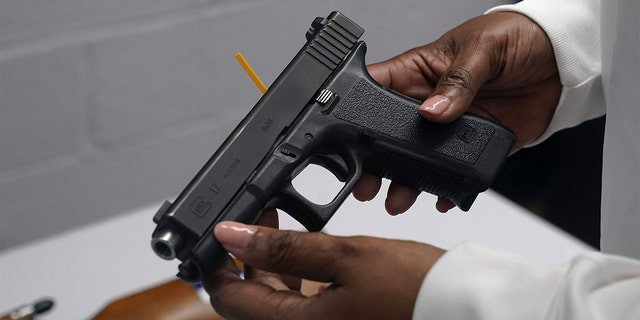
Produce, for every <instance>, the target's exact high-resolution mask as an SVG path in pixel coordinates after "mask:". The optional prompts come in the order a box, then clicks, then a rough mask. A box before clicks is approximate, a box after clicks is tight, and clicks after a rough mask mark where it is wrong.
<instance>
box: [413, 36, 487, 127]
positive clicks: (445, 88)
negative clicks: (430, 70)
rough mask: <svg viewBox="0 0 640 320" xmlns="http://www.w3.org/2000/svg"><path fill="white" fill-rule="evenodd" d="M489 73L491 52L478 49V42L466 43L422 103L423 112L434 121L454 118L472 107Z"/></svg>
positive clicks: (447, 121) (421, 111) (442, 121)
mask: <svg viewBox="0 0 640 320" xmlns="http://www.w3.org/2000/svg"><path fill="white" fill-rule="evenodd" d="M490 74H491V61H490V58H489V55H488V54H487V53H486V52H484V51H483V50H478V46H475V45H474V46H470V45H465V46H463V48H462V49H461V51H460V52H459V53H458V54H457V55H456V57H455V58H454V60H453V61H452V63H451V65H450V66H449V68H448V69H447V70H446V71H445V72H444V74H443V75H442V76H441V77H440V79H439V80H438V84H437V86H436V88H435V89H434V90H433V92H432V93H431V96H430V97H429V98H428V99H427V100H425V101H424V102H423V103H422V105H421V106H420V113H421V114H422V116H424V117H425V118H427V119H429V120H431V121H434V122H440V123H449V122H452V121H455V120H456V119H458V118H459V117H460V116H462V114H464V113H465V112H466V111H467V109H469V107H470V106H471V103H472V102H473V99H474V98H475V96H476V93H477V92H478V90H479V89H480V87H482V85H484V83H485V82H486V81H487V80H488V79H489V77H490Z"/></svg>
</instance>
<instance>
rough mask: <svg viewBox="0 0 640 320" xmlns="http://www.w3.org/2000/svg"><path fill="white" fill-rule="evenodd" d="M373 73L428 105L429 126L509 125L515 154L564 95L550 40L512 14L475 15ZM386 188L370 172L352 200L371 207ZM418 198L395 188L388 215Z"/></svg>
mask: <svg viewBox="0 0 640 320" xmlns="http://www.w3.org/2000/svg"><path fill="white" fill-rule="evenodd" d="M368 69H369V73H370V74H371V76H372V77H373V78H374V79H375V80H376V81H378V82H379V83H380V84H382V85H384V86H387V87H389V88H391V89H393V90H395V91H398V92H400V93H402V94H405V95H407V96H410V97H413V98H415V99H419V100H421V101H424V103H423V104H422V105H421V107H420V113H421V115H422V116H423V117H425V118H427V119H428V120H430V121H434V122H439V123H449V122H452V121H454V120H456V119H457V118H459V117H460V116H462V114H464V113H465V112H470V113H475V114H478V115H480V116H483V117H486V118H489V119H492V120H494V121H496V122H499V123H501V124H503V125H505V126H507V127H508V128H510V129H511V130H513V132H514V133H515V134H516V144H515V146H514V148H513V150H512V152H515V151H516V150H518V149H520V148H522V147H523V146H525V145H527V144H528V143H530V142H533V141H534V140H535V139H537V138H538V137H539V136H540V135H541V134H542V133H543V132H544V131H545V130H546V128H547V126H548V125H549V122H550V121H551V118H552V117H553V114H554V112H555V108H556V106H557V105H558V102H559V100H560V94H561V92H562V85H561V83H560V76H559V73H558V67H557V64H556V61H555V57H554V53H553V47H552V46H551V42H550V41H549V39H548V37H547V35H546V34H545V32H544V31H543V30H542V29H541V28H540V26H538V25H537V24H536V23H535V22H533V21H532V20H530V19H529V18H528V17H526V16H524V15H521V14H518V13H513V12H497V13H491V14H487V15H483V16H479V17H476V18H474V19H471V20H469V21H467V22H465V23H463V24H462V25H460V26H458V27H456V28H454V29H453V30H451V31H449V32H447V33H445V34H444V35H443V36H442V37H441V38H440V39H438V40H436V41H435V42H432V43H429V44H427V45H424V46H421V47H417V48H414V49H411V50H409V51H407V52H405V53H403V54H401V55H398V56H396V57H394V58H391V59H389V60H387V61H384V62H380V63H376V64H372V65H370V66H368ZM380 186H381V180H380V178H379V177H376V176H374V175H371V174H364V175H363V177H362V178H361V180H360V182H359V183H358V185H357V186H356V187H355V188H354V190H353V195H354V196H355V198H356V199H358V200H360V201H368V200H371V199H373V198H374V197H375V196H376V194H377V193H378V191H379V189H380ZM419 193H420V192H419V191H417V190H414V189H411V188H408V187H406V186H402V185H400V184H396V183H391V185H390V187H389V191H388V193H387V200H386V203H385V207H386V209H387V212H389V213H390V214H392V215H396V214H400V213H402V212H404V211H406V210H408V209H409V208H410V207H411V206H412V205H413V203H414V202H415V200H416V198H417V196H418V195H419ZM453 207H454V205H453V203H452V202H451V201H449V200H447V199H444V198H440V199H438V203H437V204H436V208H437V209H438V210H439V211H440V212H446V211H447V210H449V209H451V208H453Z"/></svg>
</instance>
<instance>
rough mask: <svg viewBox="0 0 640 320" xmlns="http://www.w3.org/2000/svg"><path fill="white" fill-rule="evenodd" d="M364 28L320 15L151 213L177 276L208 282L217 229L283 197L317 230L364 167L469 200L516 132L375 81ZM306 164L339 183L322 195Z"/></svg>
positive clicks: (284, 205) (219, 253)
mask: <svg viewBox="0 0 640 320" xmlns="http://www.w3.org/2000/svg"><path fill="white" fill-rule="evenodd" d="M363 32H364V29H362V28H361V27H360V26H358V25H357V24H356V23H354V22H353V21H351V20H350V19H349V18H347V17H346V16H345V15H343V14H342V13H340V12H332V13H331V14H330V15H329V16H328V17H326V18H316V19H315V20H314V21H313V23H312V26H311V28H310V29H309V31H308V32H307V34H306V38H307V42H306V43H305V44H304V46H303V47H302V49H300V51H299V52H298V53H297V54H296V56H295V57H294V58H293V60H291V62H290V63H289V64H288V65H287V67H286V68H285V69H284V71H282V73H281V74H280V75H279V76H278V78H277V79H276V80H275V81H274V82H273V84H272V85H271V86H270V88H269V90H268V91H267V92H266V93H265V94H264V95H263V96H262V98H261V99H260V100H259V101H258V103H257V104H256V105H255V106H254V107H253V109H251V111H250V112H249V114H247V116H246V117H245V118H244V119H243V120H242V121H241V122H240V124H239V125H238V126H237V127H236V128H235V129H234V130H233V132H232V133H231V134H230V135H229V137H227V139H226V140H225V142H224V143H223V144H222V146H221V147H220V148H219V149H218V150H217V151H216V152H215V153H214V154H213V156H212V157H211V158H210V159H209V161H207V163H206V164H205V165H204V166H203V167H202V169H200V171H199V172H198V173H197V174H196V176H195V177H194V178H193V180H191V182H190V183H189V184H188V185H187V187H186V188H185V189H184V190H183V191H182V193H181V194H180V195H179V196H178V197H177V199H176V200H175V201H174V202H173V203H171V202H168V201H167V202H165V203H164V204H163V205H162V207H161V208H160V209H159V210H158V212H157V213H156V215H155V216H154V218H153V220H154V222H155V223H156V224H157V227H156V229H155V230H154V232H153V235H152V241H151V244H152V247H153V250H154V251H155V252H156V254H158V255H159V256H160V257H162V258H164V259H168V260H170V259H174V258H178V259H179V260H181V261H182V263H181V264H180V266H179V268H178V269H179V272H178V277H179V278H181V279H183V280H185V281H188V282H202V281H203V280H204V279H205V278H206V277H207V276H208V274H209V273H210V272H211V271H212V270H213V268H214V267H215V266H216V265H217V263H218V262H219V261H221V259H222V258H223V257H224V255H226V252H225V250H224V249H223V248H222V246H221V245H220V244H219V243H218V242H217V241H216V239H215V238H214V236H213V232H212V229H213V227H214V226H215V224H217V223H218V222H220V221H226V220H233V221H238V222H242V223H246V224H253V223H255V221H256V220H257V219H258V218H259V217H260V214H261V213H262V211H263V210H264V209H265V208H273V207H275V208H279V209H282V210H284V211H285V212H287V213H288V214H290V215H291V216H292V217H293V218H295V219H296V220H297V221H299V222H300V223H301V224H302V225H303V226H304V227H305V228H307V229H308V230H309V231H320V230H321V229H322V228H323V227H324V225H325V224H326V223H327V222H328V221H329V219H330V218H331V216H332V215H333V214H334V213H335V212H336V210H337V209H338V207H340V205H341V204H342V203H343V202H344V200H345V199H346V198H347V197H348V196H349V194H350V193H351V191H352V189H353V188H354V186H355V185H356V183H357V182H358V180H359V179H360V176H361V175H362V172H363V171H367V172H370V173H373V174H376V175H378V176H381V177H384V178H388V179H391V180H393V181H395V182H398V183H401V184H404V185H406V186H409V187H413V188H416V189H418V190H421V191H426V192H429V193H432V194H435V195H437V196H441V197H445V198H447V199H450V200H451V201H453V202H454V203H455V204H456V205H457V206H458V207H459V208H460V209H462V210H464V211H467V210H469V208H470V207H471V205H472V203H473V202H474V200H475V198H476V197H477V195H478V193H480V192H483V191H485V190H487V188H488V187H489V185H490V184H491V182H492V181H493V180H494V178H495V176H496V174H497V172H498V170H499V169H500V168H501V166H502V164H503V162H504V161H505V159H506V157H507V155H508V154H509V151H510V150H511V148H512V146H513V144H514V143H515V137H514V135H513V133H512V132H511V131H510V130H509V129H507V128H505V127H503V126H501V125H499V124H497V123H494V122H492V121H489V120H487V119H484V118H481V117H478V116H475V115H471V114H465V115H463V116H462V117H461V118H460V119H458V120H457V121H455V122H453V123H449V124H438V123H433V122H430V121H428V120H426V119H424V118H423V117H422V116H420V114H419V112H418V107H419V106H420V102H419V101H417V100H414V99H411V98H408V97H406V96H403V95H401V94H398V93H397V92H394V91H392V90H390V89H388V88H385V87H383V86H381V85H380V84H378V83H377V82H376V81H374V80H373V79H372V78H371V76H370V75H369V73H368V72H367V70H366V65H365V52H366V45H365V43H364V42H363V41H359V38H360V36H361V35H362V34H363ZM309 164H316V165H320V166H322V167H324V168H326V169H327V170H329V171H330V172H331V173H333V174H334V175H335V176H336V178H337V179H338V180H340V181H341V182H343V183H344V186H343V187H342V189H341V190H340V191H339V192H337V194H336V196H335V198H334V199H333V200H332V201H331V202H330V203H328V204H324V205H319V204H316V203H313V202H311V201H309V200H308V199H306V198H305V197H304V196H302V195H301V194H300V193H299V192H298V191H297V190H296V189H295V188H294V187H293V185H292V180H293V179H294V178H295V177H296V175H297V174H298V173H300V172H301V171H303V170H304V169H305V168H306V167H307V166H308V165H309Z"/></svg>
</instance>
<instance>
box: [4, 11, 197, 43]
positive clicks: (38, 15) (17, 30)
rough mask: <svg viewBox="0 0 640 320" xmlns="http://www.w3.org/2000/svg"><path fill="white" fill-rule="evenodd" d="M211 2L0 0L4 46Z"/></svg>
mask: <svg viewBox="0 0 640 320" xmlns="http://www.w3.org/2000/svg"><path fill="white" fill-rule="evenodd" d="M207 2H208V1H207V0H108V1H105V0H0V29H2V41H0V44H1V45H3V46H4V45H7V44H10V43H15V42H17V40H20V41H22V40H23V39H29V38H33V37H46V36H51V35H56V34H59V33H62V32H68V31H71V30H77V29H82V28H86V27H90V26H97V25H100V24H106V23H109V22H115V21H117V20H123V19H130V18H133V17H138V16H145V15H153V14H158V13H163V12H168V11H175V10H179V9H180V8H184V7H187V6H194V5H198V4H203V3H207Z"/></svg>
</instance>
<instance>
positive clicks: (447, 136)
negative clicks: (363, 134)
mask: <svg viewBox="0 0 640 320" xmlns="http://www.w3.org/2000/svg"><path fill="white" fill-rule="evenodd" d="M418 106H419V103H418V102H417V101H411V100H408V99H403V98H401V97H400V96H398V95H396V94H393V95H392V94H390V93H389V92H388V91H386V90H385V89H383V88H380V87H377V86H375V85H373V84H371V83H370V82H368V81H366V80H364V79H361V80H360V81H359V82H358V83H357V84H356V85H355V86H353V88H351V90H350V91H349V93H348V94H347V95H346V97H345V98H344V100H343V102H342V103H341V106H340V107H339V108H337V110H336V111H335V112H334V115H335V116H336V117H338V118H340V119H342V120H345V121H349V122H351V123H354V124H357V125H359V126H362V127H365V128H369V129H371V130H373V131H376V132H378V133H382V134H385V135H387V136H390V137H393V138H396V139H399V140H401V141H404V142H407V143H409V144H411V145H414V146H415V147H417V148H428V149H427V150H433V151H435V152H438V153H440V154H443V155H446V156H449V157H452V158H455V159H458V160H460V161H464V162H467V163H471V164H473V163H475V162H476V161H477V160H478V158H479V157H480V155H481V154H482V151H483V150H484V148H485V146H486V145H487V143H488V142H489V141H490V140H491V137H492V135H493V134H494V132H495V128H494V127H492V126H490V125H488V124H486V123H481V122H476V121H472V120H469V119H465V118H464V117H463V118H461V119H460V120H459V121H456V122H454V123H451V124H437V123H433V122H430V121H427V120H425V119H424V118H422V117H421V116H417V115H416V113H417V112H418Z"/></svg>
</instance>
